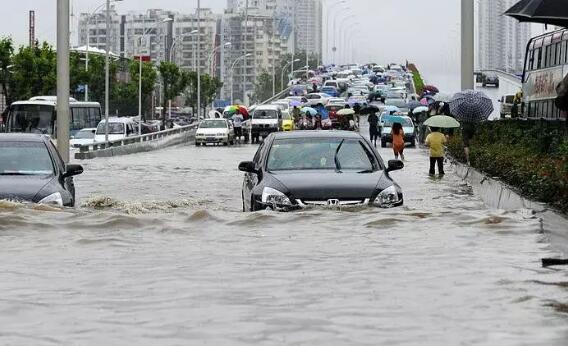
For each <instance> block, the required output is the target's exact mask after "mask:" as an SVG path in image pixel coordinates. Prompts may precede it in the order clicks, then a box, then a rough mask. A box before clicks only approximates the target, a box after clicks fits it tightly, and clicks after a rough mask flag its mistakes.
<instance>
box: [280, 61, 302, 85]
mask: <svg viewBox="0 0 568 346" xmlns="http://www.w3.org/2000/svg"><path fill="white" fill-rule="evenodd" d="M299 61H300V59H296V60H294V61H290V62H289V63H287V64H286V65H284V67H283V68H282V73H281V75H280V88H281V90H284V72H286V69H287V68H288V66H292V65H293V64H294V63H295V62H299Z"/></svg>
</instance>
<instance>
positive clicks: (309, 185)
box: [272, 171, 384, 201]
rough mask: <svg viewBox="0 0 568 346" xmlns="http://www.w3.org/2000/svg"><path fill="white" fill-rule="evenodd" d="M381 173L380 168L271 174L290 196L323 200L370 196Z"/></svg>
mask: <svg viewBox="0 0 568 346" xmlns="http://www.w3.org/2000/svg"><path fill="white" fill-rule="evenodd" d="M383 174H384V173H383V172H382V171H377V172H374V173H355V172H353V173H351V172H347V173H336V172H335V171H290V172H276V173H272V176H273V178H274V179H276V180H277V181H279V182H280V183H281V184H282V185H284V187H285V188H286V189H287V190H288V191H287V192H288V193H289V195H290V197H292V198H293V199H300V200H311V201H326V200H328V199H339V200H358V199H366V198H371V197H373V194H374V192H375V191H376V188H377V185H378V183H379V181H380V180H381V178H382V176H383Z"/></svg>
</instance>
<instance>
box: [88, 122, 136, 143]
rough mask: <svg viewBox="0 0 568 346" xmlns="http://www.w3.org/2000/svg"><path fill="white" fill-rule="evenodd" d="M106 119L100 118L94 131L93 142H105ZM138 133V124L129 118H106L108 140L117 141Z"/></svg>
mask: <svg viewBox="0 0 568 346" xmlns="http://www.w3.org/2000/svg"><path fill="white" fill-rule="evenodd" d="M105 128H106V121H105V120H102V121H101V122H100V123H99V125H98V126H97V132H95V143H104V142H105V131H106V130H105ZM137 135H138V125H137V124H136V123H135V122H134V120H132V119H131V118H126V117H124V118H116V117H112V118H108V140H109V141H117V140H120V139H124V138H126V137H130V136H137Z"/></svg>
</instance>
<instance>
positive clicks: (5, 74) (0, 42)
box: [0, 38, 14, 112]
mask: <svg viewBox="0 0 568 346" xmlns="http://www.w3.org/2000/svg"><path fill="white" fill-rule="evenodd" d="M13 54H14V44H13V42H12V39H11V38H1V39H0V86H1V87H2V93H3V94H4V98H5V100H6V103H7V104H10V103H12V99H11V97H10V96H11V95H10V93H9V89H8V81H9V80H10V71H9V70H8V66H10V65H12V55H13ZM1 111H3V109H0V112H1Z"/></svg>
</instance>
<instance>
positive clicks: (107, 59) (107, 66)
mask: <svg viewBox="0 0 568 346" xmlns="http://www.w3.org/2000/svg"><path fill="white" fill-rule="evenodd" d="M105 41H106V42H105V47H106V51H105V143H106V144H108V113H109V104H108V103H109V100H110V97H109V94H110V0H106V39H105ZM140 78H142V76H140Z"/></svg>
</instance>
